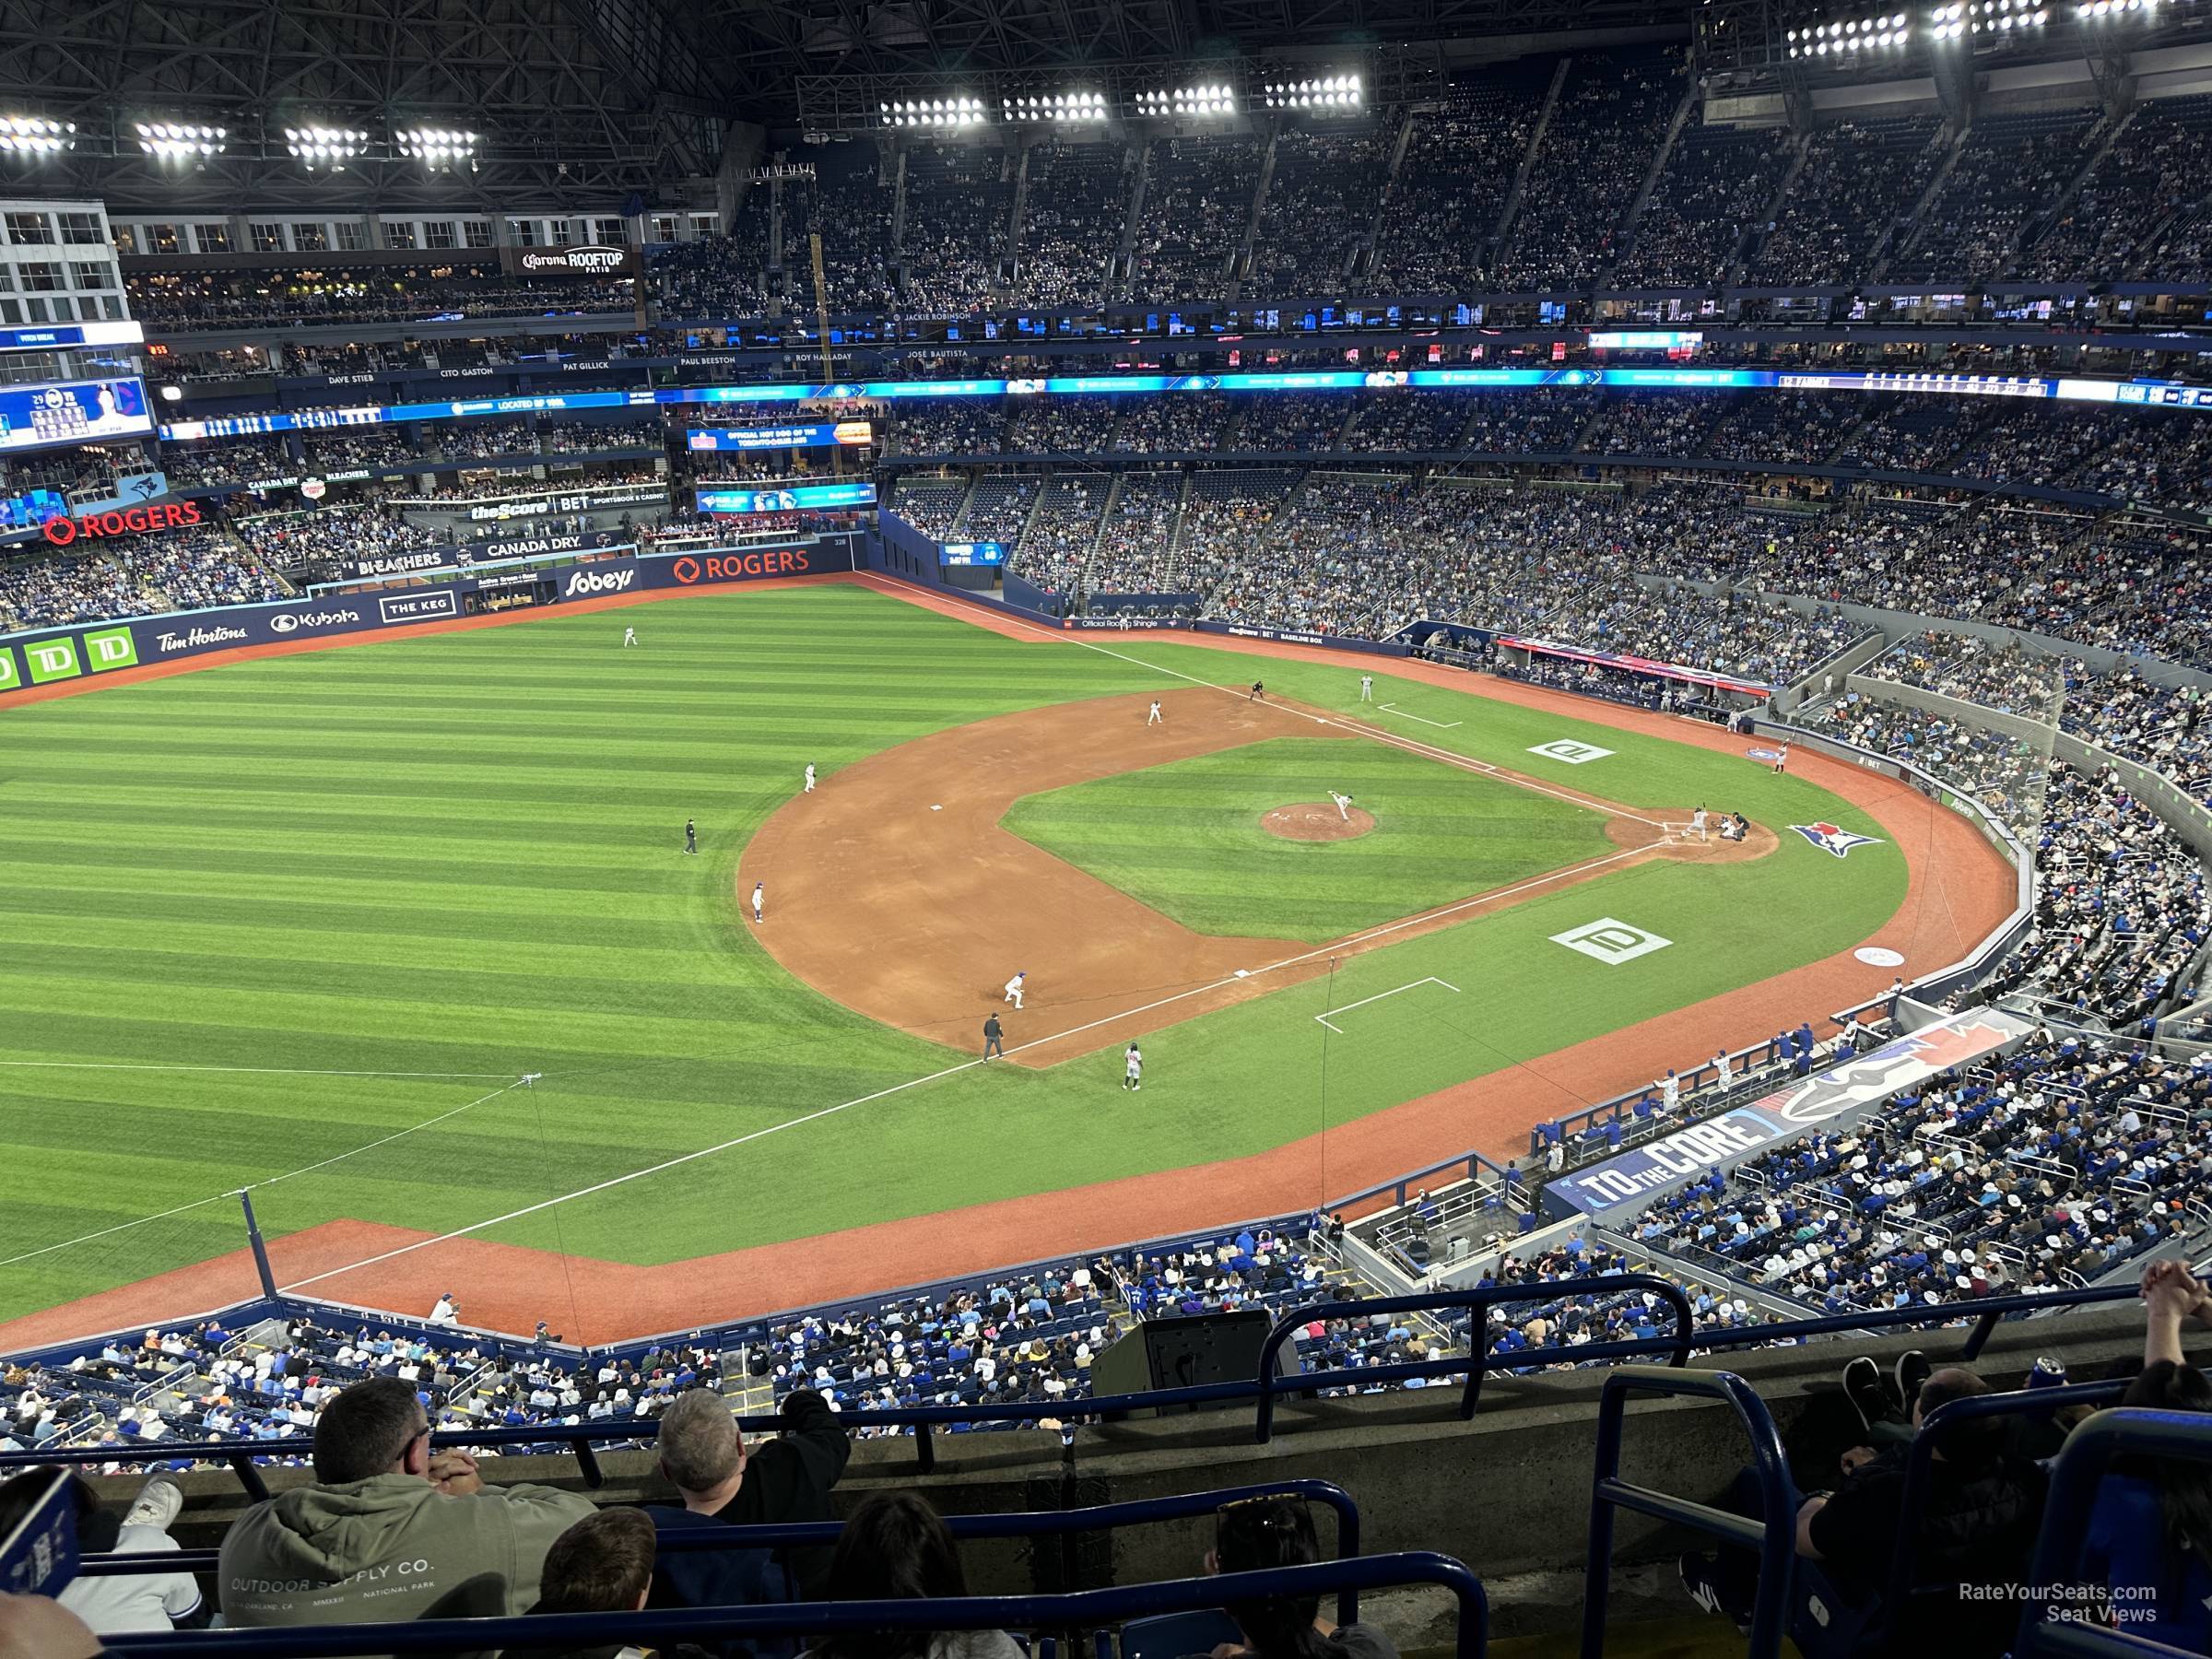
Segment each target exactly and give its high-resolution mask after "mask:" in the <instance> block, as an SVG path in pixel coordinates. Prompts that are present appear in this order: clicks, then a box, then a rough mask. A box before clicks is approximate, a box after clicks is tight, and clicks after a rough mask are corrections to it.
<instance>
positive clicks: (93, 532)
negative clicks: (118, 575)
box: [41, 501, 200, 547]
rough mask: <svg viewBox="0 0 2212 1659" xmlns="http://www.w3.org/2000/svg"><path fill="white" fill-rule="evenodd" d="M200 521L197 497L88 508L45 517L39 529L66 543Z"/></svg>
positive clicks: (61, 544)
mask: <svg viewBox="0 0 2212 1659" xmlns="http://www.w3.org/2000/svg"><path fill="white" fill-rule="evenodd" d="M199 522H200V504H199V503H198V502H197V501H159V502H156V503H155V504H154V505H153V506H150V507H121V508H117V509H116V510H115V511H113V512H88V513H86V514H85V515H84V516H83V517H81V518H53V519H48V520H47V521H46V523H45V524H44V525H43V526H41V530H42V533H43V534H44V535H45V537H46V539H47V540H48V541H50V542H52V543H53V545H54V546H55V547H67V546H68V545H69V544H70V543H71V542H73V541H75V540H76V538H77V537H78V536H80V535H89V536H94V537H98V536H106V535H147V534H149V533H153V534H158V533H159V532H161V531H164V530H183V529H189V528H190V527H191V526H192V525H194V524H198V523H199Z"/></svg>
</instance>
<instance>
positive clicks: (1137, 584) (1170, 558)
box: [1085, 472, 1183, 594]
mask: <svg viewBox="0 0 2212 1659" xmlns="http://www.w3.org/2000/svg"><path fill="white" fill-rule="evenodd" d="M1182 488H1183V475H1182V473H1180V472H1171V473H1160V474H1148V473H1124V474H1122V475H1121V478H1120V484H1119V487H1118V488H1116V489H1115V490H1114V492H1113V496H1112V500H1110V501H1109V502H1108V503H1107V507H1106V512H1105V516H1104V520H1103V523H1102V524H1101V525H1100V534H1099V546H1098V551H1097V553H1096V554H1095V555H1094V556H1093V558H1092V559H1091V567H1090V575H1089V578H1088V581H1087V582H1085V586H1086V588H1087V589H1088V591H1090V592H1092V593H1100V594H1164V593H1172V592H1175V591H1176V584H1175V582H1174V580H1173V573H1174V572H1173V567H1174V562H1175V561H1174V544H1175V525H1176V521H1177V518H1178V516H1179V514H1180V512H1181V507H1182Z"/></svg>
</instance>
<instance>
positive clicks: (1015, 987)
mask: <svg viewBox="0 0 2212 1659" xmlns="http://www.w3.org/2000/svg"><path fill="white" fill-rule="evenodd" d="M1029 977H1030V973H1029V970H1028V969H1026V968H1025V969H1023V970H1022V971H1020V972H1019V973H1018V974H1016V975H1015V976H1014V977H1013V978H1012V979H1010V980H1008V981H1007V982H1006V1000H1007V1001H1008V1002H1010V1003H1012V1004H1013V1005H1014V1006H1016V1007H1020V1006H1021V982H1022V981H1023V980H1026V979H1028V978H1029Z"/></svg>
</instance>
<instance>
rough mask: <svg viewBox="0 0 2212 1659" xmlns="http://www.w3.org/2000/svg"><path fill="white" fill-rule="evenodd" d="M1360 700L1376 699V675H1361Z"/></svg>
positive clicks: (1371, 700) (1369, 700)
mask: <svg viewBox="0 0 2212 1659" xmlns="http://www.w3.org/2000/svg"><path fill="white" fill-rule="evenodd" d="M1359 700H1360V701H1361V702H1373V701H1374V700H1375V677H1374V676H1373V675H1371V674H1363V675H1361V676H1360V677H1359Z"/></svg>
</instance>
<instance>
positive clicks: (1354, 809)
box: [1260, 801, 1375, 841]
mask: <svg viewBox="0 0 2212 1659" xmlns="http://www.w3.org/2000/svg"><path fill="white" fill-rule="evenodd" d="M1345 811H1346V812H1348V813H1350V814H1351V817H1349V818H1340V817H1339V816H1337V812H1336V806H1335V803H1334V802H1332V801H1300V803H1299V804H1298V805H1297V806H1277V807H1276V808H1275V809H1274V810H1273V811H1272V812H1265V813H1262V814H1261V815H1260V828H1261V829H1263V830H1266V831H1267V833H1268V834H1270V835H1279V836H1281V837H1282V838H1283V839H1284V840H1285V841H1352V840H1355V839H1357V838H1358V837H1359V836H1362V835H1365V834H1366V833H1367V832H1368V831H1369V830H1372V829H1373V828H1374V827H1375V819H1374V815H1373V814H1372V813H1370V812H1367V811H1364V810H1362V809H1361V808H1359V807H1358V806H1347V807H1346V808H1345Z"/></svg>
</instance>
